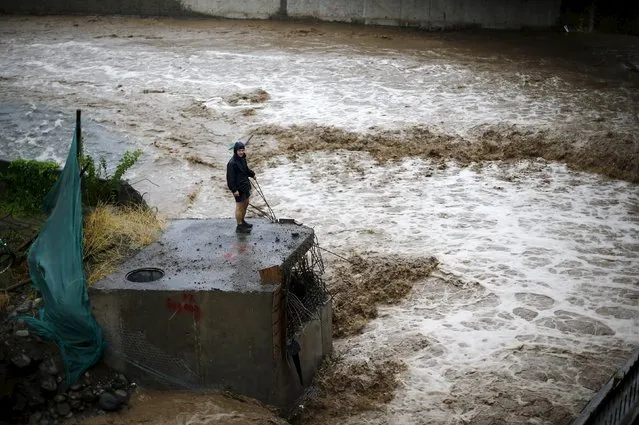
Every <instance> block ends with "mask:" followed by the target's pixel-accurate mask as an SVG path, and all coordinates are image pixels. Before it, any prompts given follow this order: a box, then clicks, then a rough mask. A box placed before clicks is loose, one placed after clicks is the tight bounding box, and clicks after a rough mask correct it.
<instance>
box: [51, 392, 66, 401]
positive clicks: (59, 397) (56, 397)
mask: <svg viewBox="0 0 639 425" xmlns="http://www.w3.org/2000/svg"><path fill="white" fill-rule="evenodd" d="M66 399H67V398H66V396H65V395H64V394H58V395H56V396H55V397H53V401H55V402H56V403H62V402H64V401H66Z"/></svg>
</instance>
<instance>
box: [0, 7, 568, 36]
mask: <svg viewBox="0 0 639 425" xmlns="http://www.w3.org/2000/svg"><path fill="white" fill-rule="evenodd" d="M560 7H561V0H244V1H241V2H238V1H235V0H20V1H16V0H0V13H11V14H116V15H142V16H211V17H221V18H235V19H269V18H290V19H309V18H311V19H317V20H322V21H336V22H349V23H362V24H367V25H391V26H411V27H420V28H426V29H445V28H461V27H469V26H474V27H483V28H500V29H501V28H503V29H506V28H509V29H518V28H521V27H549V26H552V25H555V24H557V23H558V19H559V14H560Z"/></svg>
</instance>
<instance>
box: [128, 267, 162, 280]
mask: <svg viewBox="0 0 639 425" xmlns="http://www.w3.org/2000/svg"><path fill="white" fill-rule="evenodd" d="M163 276H164V271H162V270H160V269H156V268H152V267H147V268H144V269H136V270H132V271H130V272H128V273H127V274H126V280H128V281H129V282H153V281H156V280H160V279H162V277H163Z"/></svg>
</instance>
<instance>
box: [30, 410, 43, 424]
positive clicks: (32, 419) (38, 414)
mask: <svg viewBox="0 0 639 425" xmlns="http://www.w3.org/2000/svg"><path fill="white" fill-rule="evenodd" d="M41 419H42V412H36V413H34V414H32V415H31V416H29V425H39V424H40V420H41Z"/></svg>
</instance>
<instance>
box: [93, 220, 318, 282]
mask: <svg viewBox="0 0 639 425" xmlns="http://www.w3.org/2000/svg"><path fill="white" fill-rule="evenodd" d="M251 221H252V224H254V227H253V229H252V231H251V233H249V234H238V233H236V232H235V220H232V219H207V220H198V219H181V220H172V221H171V222H170V224H169V226H168V228H167V230H166V231H165V232H164V234H163V235H162V237H161V239H160V240H159V241H158V242H156V243H154V244H152V245H150V246H148V247H146V248H144V249H142V250H141V251H139V252H138V253H137V254H136V255H135V256H133V257H132V258H130V259H129V260H127V261H126V262H125V263H124V264H122V265H121V266H120V267H119V269H118V270H117V271H116V272H114V273H112V274H111V275H109V276H108V277H107V278H105V279H103V280H101V281H99V282H97V283H96V284H95V286H94V288H95V289H96V290H106V291H108V290H122V289H134V290H142V291H147V290H151V291H167V290H168V291H171V290H175V291H184V290H190V291H235V292H251V291H259V292H261V291H267V292H272V291H274V290H275V289H276V288H277V287H276V286H275V285H263V284H262V283H261V282H260V275H259V271H260V270H263V269H265V268H269V267H272V266H281V267H283V268H286V267H288V266H290V265H291V263H292V261H294V259H295V258H297V255H300V254H303V253H305V252H306V251H307V250H308V249H309V248H310V247H311V246H312V244H313V236H314V234H313V229H311V228H309V227H306V226H302V225H297V224H288V223H287V224H282V223H271V222H269V221H268V220H265V219H255V220H251ZM144 268H152V269H160V270H162V271H163V272H164V276H163V277H162V278H160V279H158V280H154V281H151V282H131V281H129V280H127V278H126V276H127V274H128V273H130V272H131V271H134V270H138V269H144Z"/></svg>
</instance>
